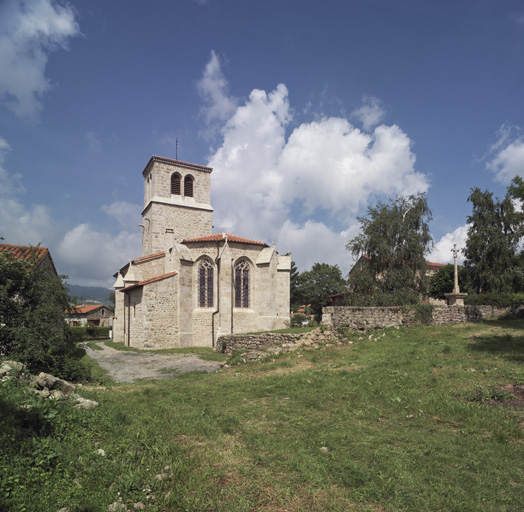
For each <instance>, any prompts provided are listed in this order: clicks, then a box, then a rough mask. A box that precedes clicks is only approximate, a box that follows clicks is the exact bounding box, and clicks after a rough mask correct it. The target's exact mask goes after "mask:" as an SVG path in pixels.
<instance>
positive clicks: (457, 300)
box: [444, 292, 468, 306]
mask: <svg viewBox="0 0 524 512" xmlns="http://www.w3.org/2000/svg"><path fill="white" fill-rule="evenodd" d="M444 295H445V297H446V298H447V299H448V306H463V305H464V297H467V295H468V294H467V293H460V292H459V293H445V294H444Z"/></svg>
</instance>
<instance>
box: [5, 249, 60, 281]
mask: <svg viewBox="0 0 524 512" xmlns="http://www.w3.org/2000/svg"><path fill="white" fill-rule="evenodd" d="M0 253H1V254H9V255H11V256H12V257H13V258H14V259H17V260H24V261H28V262H34V263H35V264H36V265H37V266H38V267H41V268H43V269H45V270H46V271H47V272H48V273H49V274H50V275H52V276H55V277H56V278H57V279H58V273H57V271H56V268H55V264H54V263H53V258H51V253H50V252H49V249H48V248H47V247H41V246H36V247H33V246H29V245H12V244H0Z"/></svg>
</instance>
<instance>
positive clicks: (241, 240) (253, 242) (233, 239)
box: [182, 233, 269, 247]
mask: <svg viewBox="0 0 524 512" xmlns="http://www.w3.org/2000/svg"><path fill="white" fill-rule="evenodd" d="M226 238H227V239H228V241H230V242H235V243H238V244H251V245H262V246H264V247H269V246H268V245H267V244H266V243H265V242H258V241H257V240H251V239H250V238H242V237H240V236H236V235H230V234H229V233H216V234H215V235H207V236H200V237H197V238H186V239H185V240H182V243H183V244H191V243H197V242H219V241H221V240H225V239H226Z"/></svg>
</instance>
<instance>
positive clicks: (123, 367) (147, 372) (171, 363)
mask: <svg viewBox="0 0 524 512" xmlns="http://www.w3.org/2000/svg"><path fill="white" fill-rule="evenodd" d="M97 345H98V346H99V347H100V348H101V349H102V350H93V349H91V348H89V347H88V346H87V345H86V346H85V349H86V352H87V355H88V356H89V357H91V358H92V359H95V360H96V361H97V362H98V364H99V365H100V366H101V367H102V368H104V369H105V370H107V371H108V373H109V375H110V376H111V378H112V379H113V380H114V381H115V382H133V381H135V380H137V379H170V378H172V377H173V375H176V374H180V373H186V372H193V371H204V372H214V371H216V370H217V369H218V367H219V364H220V363H218V362H216V361H203V360H202V359H199V358H198V356H196V355H194V354H153V353H151V352H124V351H122V350H115V349H114V348H110V347H108V346H107V345H105V344H104V343H97Z"/></svg>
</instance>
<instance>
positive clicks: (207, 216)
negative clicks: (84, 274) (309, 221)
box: [113, 156, 291, 349]
mask: <svg viewBox="0 0 524 512" xmlns="http://www.w3.org/2000/svg"><path fill="white" fill-rule="evenodd" d="M212 171H213V169H212V168H210V167H204V166H201V165H196V164H191V163H187V162H182V161H180V160H171V159H168V158H161V157H157V156H153V157H152V158H151V159H150V160H149V163H148V164H147V165H146V168H145V169H144V171H143V173H142V174H143V176H144V185H145V187H144V210H143V211H142V224H141V228H142V256H141V257H139V258H136V259H134V260H131V261H130V262H129V263H128V264H127V265H125V266H123V267H122V268H121V269H120V270H119V271H118V272H117V273H116V274H115V278H116V283H115V285H114V288H115V319H114V322H113V337H114V341H118V342H123V343H125V344H126V345H128V346H131V347H136V348H155V349H156V348H175V347H191V346H207V347H211V346H215V345H216V343H217V339H218V336H220V335H223V334H232V333H243V332H256V331H265V330H271V329H282V328H284V327H285V326H286V325H287V322H288V320H289V279H290V270H291V255H290V254H287V255H285V256H281V255H279V254H278V252H277V251H276V250H275V247H274V246H273V247H271V246H269V245H267V244H266V243H264V242H258V241H256V240H250V239H247V238H242V237H239V236H235V235H230V234H227V233H216V234H213V233H212V228H213V220H212V218H213V208H212V207H211V191H210V188H211V172H212Z"/></svg>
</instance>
